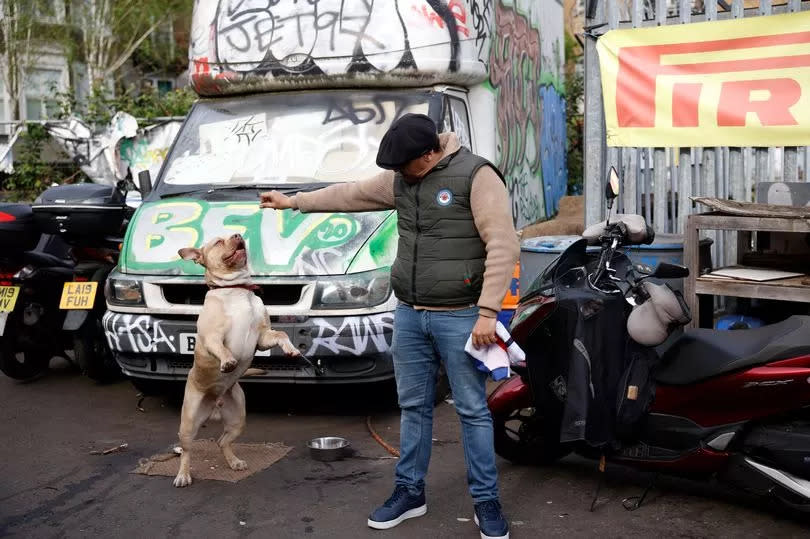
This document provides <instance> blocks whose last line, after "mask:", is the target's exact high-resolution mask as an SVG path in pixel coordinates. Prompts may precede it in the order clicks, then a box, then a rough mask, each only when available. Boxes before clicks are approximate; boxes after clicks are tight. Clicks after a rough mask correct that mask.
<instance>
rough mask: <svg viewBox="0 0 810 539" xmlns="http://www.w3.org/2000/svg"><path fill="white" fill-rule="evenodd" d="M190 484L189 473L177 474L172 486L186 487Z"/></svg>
mask: <svg viewBox="0 0 810 539" xmlns="http://www.w3.org/2000/svg"><path fill="white" fill-rule="evenodd" d="M190 484H191V474H182V473H179V474H177V477H175V478H174V486H176V487H187V486H189V485H190Z"/></svg>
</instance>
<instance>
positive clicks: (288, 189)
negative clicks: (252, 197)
mask: <svg viewBox="0 0 810 539" xmlns="http://www.w3.org/2000/svg"><path fill="white" fill-rule="evenodd" d="M328 185H331V183H325V182H324V183H307V184H299V185H287V184H284V185H278V184H276V185H273V184H246V183H245V184H230V185H216V184H209V185H203V186H197V187H193V188H190V189H177V190H171V191H166V192H163V193H161V194H160V198H169V197H177V196H185V195H194V194H205V195H210V194H213V193H217V192H219V191H227V190H239V191H253V190H255V191H256V192H257V193H258V192H262V191H279V192H281V193H283V194H285V195H288V194H291V193H299V192H301V191H315V190H317V189H320V188H322V187H326V186H328Z"/></svg>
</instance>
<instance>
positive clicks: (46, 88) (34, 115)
mask: <svg viewBox="0 0 810 539" xmlns="http://www.w3.org/2000/svg"><path fill="white" fill-rule="evenodd" d="M61 82H62V71H60V70H58V69H32V70H30V71H29V72H28V73H27V74H26V77H25V118H26V119H27V120H45V119H47V118H53V117H55V116H56V115H57V113H58V112H59V104H58V102H57V101H56V95H55V94H56V92H58V91H59V90H60V89H61V87H62V84H61Z"/></svg>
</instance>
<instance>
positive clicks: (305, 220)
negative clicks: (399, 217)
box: [123, 200, 393, 275]
mask: <svg viewBox="0 0 810 539" xmlns="http://www.w3.org/2000/svg"><path fill="white" fill-rule="evenodd" d="M388 214H389V212H368V213H362V214H343V213H313V214H303V213H299V212H292V211H280V210H269V209H265V210H260V209H259V207H258V205H257V204H255V203H253V202H231V203H227V202H222V203H215V202H210V203H209V202H205V201H201V200H170V201H165V202H155V203H149V204H145V205H144V206H142V207H141V209H140V210H139V212H138V214H137V216H136V218H135V219H134V221H133V223H132V224H131V225H130V231H129V233H128V237H129V241H127V242H126V245H127V250H126V252H125V253H124V259H123V264H124V265H125V269H126V271H129V272H134V273H137V272H138V271H147V272H148V273H152V274H156V273H157V274H159V273H168V274H179V273H186V274H201V273H202V268H201V267H200V266H199V265H196V264H193V263H189V262H184V261H181V260H179V256H178V254H177V251H178V250H179V249H180V248H182V247H189V246H195V247H200V246H202V245H204V244H205V243H206V242H208V241H209V240H211V239H212V238H214V237H218V236H222V235H225V234H233V233H240V234H242V235H243V236H244V237H245V242H246V243H247V248H248V253H249V257H250V259H249V264H250V268H251V270H252V272H253V273H254V274H256V275H270V274H273V275H280V274H285V275H334V274H342V273H345V272H346V271H347V269H348V267H349V264H350V263H351V262H352V260H353V259H354V257H355V256H356V255H357V254H358V251H362V250H363V249H364V247H365V246H366V244H367V243H369V242H368V240H369V238H370V237H372V234H373V233H374V232H375V231H377V229H378V228H379V226H380V224H381V223H382V222H383V220H384V219H385V218H386V217H387V216H388ZM383 231H386V233H388V234H391V233H393V231H391V230H388V229H386V228H385V227H383ZM381 232H382V231H381ZM372 243H373V242H372ZM392 256H393V253H392V252H389V253H379V256H378V257H377V261H379V262H380V263H386V260H387V259H388V258H390V257H392Z"/></svg>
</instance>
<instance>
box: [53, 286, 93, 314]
mask: <svg viewBox="0 0 810 539" xmlns="http://www.w3.org/2000/svg"><path fill="white" fill-rule="evenodd" d="M97 288H98V283H97V282H95V281H94V282H83V283H78V282H70V283H65V286H64V288H62V299H61V300H60V301H59V308H60V309H92V308H93V303H95V301H96V289H97Z"/></svg>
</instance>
